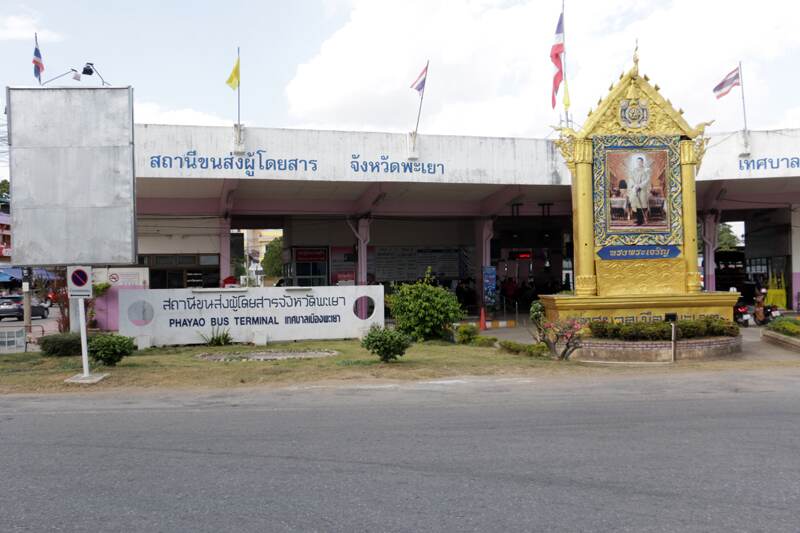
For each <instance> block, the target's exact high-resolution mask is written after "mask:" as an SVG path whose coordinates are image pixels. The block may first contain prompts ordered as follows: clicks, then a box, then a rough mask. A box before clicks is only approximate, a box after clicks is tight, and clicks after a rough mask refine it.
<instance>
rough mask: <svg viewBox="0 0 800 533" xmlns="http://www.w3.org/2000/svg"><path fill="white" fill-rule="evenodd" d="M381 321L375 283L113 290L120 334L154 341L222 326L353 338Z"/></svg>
mask: <svg viewBox="0 0 800 533" xmlns="http://www.w3.org/2000/svg"><path fill="white" fill-rule="evenodd" d="M363 296H366V297H368V298H370V299H371V300H372V302H373V304H374V310H373V312H372V313H371V314H369V316H366V315H367V313H363V315H364V316H365V317H366V318H364V319H361V318H359V316H358V314H357V313H358V311H359V308H360V305H359V304H357V303H356V301H357V300H358V299H359V298H361V297H363ZM361 302H365V300H361ZM363 309H367V306H366V305H363ZM383 323H384V304H383V287H382V286H381V285H362V286H351V287H313V288H312V287H308V288H304V287H271V288H251V289H158V290H146V289H131V290H126V291H121V292H120V294H119V332H120V334H122V335H126V336H129V337H150V341H151V343H152V344H155V345H169V344H201V343H203V342H205V341H204V340H203V336H206V337H210V336H211V335H212V334H213V333H214V332H222V331H226V330H227V331H229V332H230V334H231V336H232V337H233V340H234V341H236V342H259V339H261V342H265V341H266V342H271V341H283V340H303V339H346V338H357V337H362V336H363V335H365V334H366V332H367V331H368V330H369V328H370V327H371V326H372V325H373V324H377V325H379V326H382V325H383Z"/></svg>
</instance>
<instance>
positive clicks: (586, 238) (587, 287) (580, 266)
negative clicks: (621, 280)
mask: <svg viewBox="0 0 800 533" xmlns="http://www.w3.org/2000/svg"><path fill="white" fill-rule="evenodd" d="M574 176H575V183H573V186H572V188H573V204H572V217H573V228H574V229H575V230H576V231H575V234H574V235H573V241H574V246H575V254H574V255H575V257H574V261H575V294H576V295H577V296H594V295H596V294H597V277H596V276H595V271H594V223H593V221H594V208H593V205H592V141H591V139H576V140H575V174H574Z"/></svg>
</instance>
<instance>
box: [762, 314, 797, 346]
mask: <svg viewBox="0 0 800 533" xmlns="http://www.w3.org/2000/svg"><path fill="white" fill-rule="evenodd" d="M761 338H762V339H764V340H765V341H767V342H771V343H772V344H779V345H781V346H783V347H784V348H789V349H790V350H794V351H798V352H800V320H797V319H795V318H789V317H781V318H778V319H776V320H773V321H772V322H770V323H769V324H768V325H767V327H766V329H764V330H762V331H761Z"/></svg>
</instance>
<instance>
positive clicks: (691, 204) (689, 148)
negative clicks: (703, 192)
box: [680, 140, 700, 293]
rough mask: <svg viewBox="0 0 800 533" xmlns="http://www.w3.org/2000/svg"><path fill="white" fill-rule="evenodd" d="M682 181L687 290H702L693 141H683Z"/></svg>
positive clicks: (694, 291) (695, 162) (693, 291)
mask: <svg viewBox="0 0 800 533" xmlns="http://www.w3.org/2000/svg"><path fill="white" fill-rule="evenodd" d="M680 153H681V182H682V186H683V255H684V257H685V258H686V292H688V293H698V292H700V272H698V270H697V191H696V190H695V168H696V165H697V155H696V154H695V150H694V142H693V141H688V140H687V141H681V143H680Z"/></svg>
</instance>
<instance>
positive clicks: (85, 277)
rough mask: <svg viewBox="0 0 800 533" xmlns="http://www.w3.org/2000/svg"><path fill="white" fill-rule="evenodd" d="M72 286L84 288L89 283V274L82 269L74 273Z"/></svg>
mask: <svg viewBox="0 0 800 533" xmlns="http://www.w3.org/2000/svg"><path fill="white" fill-rule="evenodd" d="M71 279H72V284H73V285H75V286H76V287H83V286H84V285H86V283H88V282H89V274H87V273H86V271H85V270H82V269H80V268H78V269H76V270H73V271H72V278H71Z"/></svg>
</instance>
